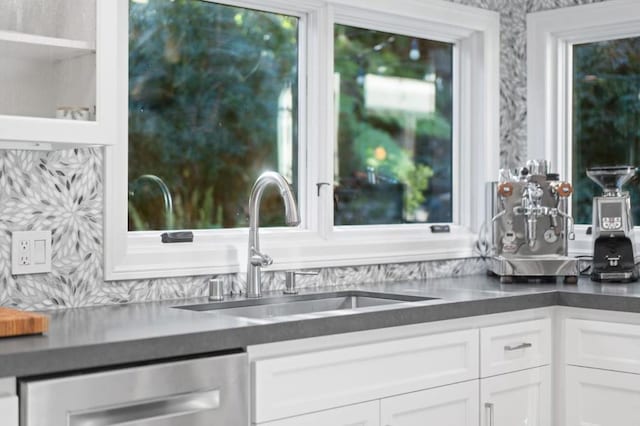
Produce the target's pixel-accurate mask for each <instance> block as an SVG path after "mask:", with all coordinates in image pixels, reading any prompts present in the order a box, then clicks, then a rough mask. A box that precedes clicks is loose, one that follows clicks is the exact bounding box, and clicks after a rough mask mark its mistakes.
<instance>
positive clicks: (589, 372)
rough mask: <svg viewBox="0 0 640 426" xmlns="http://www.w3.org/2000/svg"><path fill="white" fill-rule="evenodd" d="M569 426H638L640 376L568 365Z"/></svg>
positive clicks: (639, 419) (639, 418)
mask: <svg viewBox="0 0 640 426" xmlns="http://www.w3.org/2000/svg"><path fill="white" fill-rule="evenodd" d="M566 379H567V380H566V394H565V403H566V422H565V423H564V425H565V426H638V425H639V424H640V376H638V375H636V374H630V373H619V372H615V371H606V370H597V369H594V368H584V367H574V366H567V368H566Z"/></svg>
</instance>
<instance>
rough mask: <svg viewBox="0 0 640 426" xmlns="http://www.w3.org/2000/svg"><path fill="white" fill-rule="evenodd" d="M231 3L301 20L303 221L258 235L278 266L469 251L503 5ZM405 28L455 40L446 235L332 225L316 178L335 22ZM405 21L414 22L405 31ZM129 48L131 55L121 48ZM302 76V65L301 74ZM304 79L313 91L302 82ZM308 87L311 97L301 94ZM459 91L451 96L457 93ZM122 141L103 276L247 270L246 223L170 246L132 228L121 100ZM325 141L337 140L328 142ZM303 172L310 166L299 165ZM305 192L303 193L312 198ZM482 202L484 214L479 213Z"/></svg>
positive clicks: (109, 193)
mask: <svg viewBox="0 0 640 426" xmlns="http://www.w3.org/2000/svg"><path fill="white" fill-rule="evenodd" d="M117 3H118V4H119V20H120V21H121V23H120V25H119V37H120V39H119V40H118V45H119V46H120V49H121V52H120V55H119V58H118V60H119V62H118V66H117V73H118V76H119V77H118V81H119V86H118V96H119V100H118V105H126V104H127V102H126V99H127V98H126V96H127V77H128V64H127V58H126V56H127V55H126V46H127V40H126V35H127V33H128V31H127V30H126V26H127V25H126V22H128V19H127V15H126V13H127V11H128V7H125V5H126V0H118V1H117ZM224 3H226V4H230V5H235V6H240V7H253V8H258V9H260V10H270V11H274V12H278V13H286V14H290V15H295V16H299V17H300V18H301V31H304V29H306V30H307V32H306V33H305V35H304V36H302V37H301V39H302V40H305V41H306V43H305V44H304V46H303V47H302V48H301V51H300V53H301V57H303V56H306V67H305V63H303V64H301V71H302V70H305V71H306V77H307V80H306V82H305V83H303V84H304V86H301V87H300V93H301V95H300V103H301V105H303V104H304V106H303V107H302V108H301V113H300V115H301V118H302V120H304V122H306V124H307V126H306V130H305V129H302V127H301V129H302V130H301V132H300V135H299V138H300V139H299V144H300V145H304V144H305V142H306V143H307V149H306V151H305V150H301V154H300V155H301V156H300V161H301V164H304V163H306V164H307V167H300V170H301V176H300V177H299V181H300V183H301V186H300V188H301V190H300V205H301V210H302V217H303V223H302V225H300V226H299V227H297V228H273V229H262V230H261V231H260V232H261V243H262V247H263V249H264V250H265V251H266V252H267V253H269V254H270V255H271V256H272V257H273V258H274V259H275V263H274V265H273V266H272V267H271V268H270V270H281V269H290V268H301V267H327V266H349V265H363V264H378V263H399V262H409V261H425V260H435V259H452V258H465V257H471V256H473V252H472V246H473V242H474V240H475V238H476V236H475V234H474V233H473V232H472V231H473V230H477V229H478V228H479V227H480V223H481V222H482V220H483V219H482V214H483V213H482V212H484V208H483V205H484V186H483V185H484V182H485V181H487V180H490V179H492V178H493V174H494V170H497V169H498V161H499V123H498V116H499V111H498V103H499V14H498V13H496V12H490V11H486V10H481V9H477V8H471V7H467V6H460V5H456V4H452V3H450V2H447V1H442V0H428V1H416V0H400V1H398V2H395V3H394V4H393V9H392V10H390V5H389V2H387V1H382V0H374V1H368V0H349V1H347V0H317V1H313V0H308V1H304V2H297V3H291V2H287V1H283V0H268V1H264V0H262V1H257V0H241V1H235V0H225V1H224ZM334 20H336V21H338V22H340V23H347V22H348V23H351V24H358V23H360V25H363V22H364V23H366V24H368V25H370V26H371V27H372V28H376V29H385V30H387V31H394V32H401V33H409V34H413V35H416V36H420V37H427V38H431V39H437V40H441V41H447V42H451V43H454V44H455V52H456V54H455V57H456V59H455V63H454V65H455V66H456V70H458V73H455V72H454V75H455V74H459V76H458V77H456V90H457V91H458V93H459V94H460V96H459V99H458V100H457V101H456V103H455V106H454V117H455V118H454V120H455V121H456V122H457V123H459V125H458V126H455V125H454V128H455V129H456V130H455V131H454V140H455V142H454V146H456V148H454V149H455V150H456V151H455V154H459V157H460V158H459V159H456V160H454V175H453V180H454V189H455V190H456V193H455V194H454V221H455V223H454V224H451V231H452V232H451V233H450V234H432V233H431V231H430V230H429V226H428V225H389V226H357V227H334V226H333V196H332V193H333V191H332V188H331V187H327V186H324V187H322V188H321V190H320V196H317V195H316V194H317V190H316V185H315V184H316V182H333V151H332V147H333V139H334V135H333V131H332V130H331V129H333V120H334V115H333V112H332V111H333V100H332V99H333V60H332V58H333V22H334ZM408 31H409V32H408ZM123 52H124V53H123ZM300 75H301V76H303V75H305V73H304V72H301V73H300ZM303 87H304V88H305V90H302V89H303ZM305 95H306V97H305ZM454 98H455V96H454ZM119 122H120V126H119V129H118V141H119V143H118V144H117V145H116V146H113V147H107V148H105V168H106V171H105V176H106V178H105V205H106V206H109V208H108V209H105V210H106V211H105V276H106V279H107V280H117V279H134V278H153V277H168V276H187V275H203V274H213V273H226V272H238V271H242V270H243V269H244V268H246V266H245V265H246V252H247V250H246V243H247V235H248V231H247V229H228V230H215V231H209V230H199V231H194V235H195V236H194V242H193V243H185V244H174V245H171V246H169V247H168V246H167V245H166V244H162V243H161V242H160V237H159V235H160V233H161V232H160V231H158V232H135V233H128V232H127V220H126V211H127V210H126V205H127V204H126V188H127V182H126V180H127V173H126V160H127V143H126V141H127V138H128V135H127V127H126V125H127V111H126V108H120V109H119ZM325 141H331V142H329V143H326V142H325ZM302 173H306V174H304V175H303V174H302ZM305 192H306V194H307V196H305ZM478 212H480V213H478Z"/></svg>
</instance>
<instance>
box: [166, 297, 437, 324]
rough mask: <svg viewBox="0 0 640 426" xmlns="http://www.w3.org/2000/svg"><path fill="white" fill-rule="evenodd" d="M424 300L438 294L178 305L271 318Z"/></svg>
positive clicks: (273, 298) (243, 316)
mask: <svg viewBox="0 0 640 426" xmlns="http://www.w3.org/2000/svg"><path fill="white" fill-rule="evenodd" d="M423 300H435V298H433V297H422V296H413V295H404V294H388V293H375V292H367V291H343V292H331V293H317V294H304V295H296V296H278V297H264V298H261V299H242V300H237V301H229V302H217V303H207V304H201V305H188V306H176V308H179V309H187V310H191V311H208V312H211V311H215V312H218V313H219V314H222V315H230V316H235V317H242V318H252V319H267V318H272V317H286V316H292V315H301V314H313V313H325V312H331V311H338V312H340V311H343V312H346V311H349V310H358V309H361V308H369V307H374V306H385V305H394V304H398V303H406V302H417V301H423ZM335 314H337V312H335Z"/></svg>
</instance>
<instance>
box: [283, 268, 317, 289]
mask: <svg viewBox="0 0 640 426" xmlns="http://www.w3.org/2000/svg"><path fill="white" fill-rule="evenodd" d="M319 273H320V270H316V271H285V281H284V290H283V291H282V292H283V293H284V294H298V290H297V289H296V275H318V274H319Z"/></svg>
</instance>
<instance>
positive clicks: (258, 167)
mask: <svg viewBox="0 0 640 426" xmlns="http://www.w3.org/2000/svg"><path fill="white" fill-rule="evenodd" d="M129 24H130V41H129V77H130V79H129V84H130V87H129V180H130V181H131V182H133V181H134V180H135V179H136V178H137V177H138V176H140V175H142V174H154V175H157V176H159V177H161V178H162V179H163V180H164V181H165V182H166V183H167V185H168V186H169V187H170V189H171V192H172V195H173V199H174V205H175V210H174V214H175V220H174V222H175V226H176V227H177V228H211V227H235V226H243V225H244V224H246V218H245V216H246V215H245V207H246V204H247V201H248V196H249V191H250V188H251V185H252V183H253V181H254V180H255V178H256V177H257V175H258V174H259V173H260V172H261V171H262V170H264V169H268V168H270V169H274V168H275V166H276V165H277V144H276V141H277V116H278V97H279V95H280V93H281V92H282V90H283V88H285V87H286V86H287V85H293V88H294V96H295V85H296V82H297V31H298V30H297V21H296V19H295V18H290V17H286V16H282V15H277V14H272V13H262V12H257V11H252V10H248V9H241V8H235V7H229V6H222V5H218V4H215V3H210V2H204V1H195V0H171V1H170V0H149V2H148V4H139V3H131V5H130V19H129ZM295 110H296V108H294V111H295ZM294 121H295V120H294ZM294 139H295V138H294ZM294 175H295V173H294ZM143 189H144V191H143V190H142V189H140V190H139V191H137V195H136V196H135V197H134V198H135V199H134V200H132V204H134V208H135V209H136V210H137V211H136V212H135V214H132V215H130V218H132V219H135V218H136V217H137V218H138V220H133V221H132V222H133V223H131V222H130V227H133V228H134V229H161V228H162V227H163V224H164V222H165V220H164V218H163V217H162V215H161V214H160V213H159V212H161V211H162V207H161V204H159V203H160V202H161V197H160V196H159V193H158V192H157V188H156V189H154V188H153V187H146V186H145V188H143ZM153 191H155V192H153ZM145 193H146V195H145ZM266 204H267V206H266V208H264V209H263V212H264V211H267V212H270V211H273V212H274V213H273V214H271V215H269V214H268V213H267V214H266V215H265V214H263V222H265V223H277V222H278V220H277V219H276V217H277V214H276V211H277V213H280V210H279V209H280V208H281V206H280V205H279V204H278V201H277V197H276V198H274V199H273V200H271V201H270V202H269V201H267V202H266ZM270 207H271V208H270ZM280 216H281V215H280Z"/></svg>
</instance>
